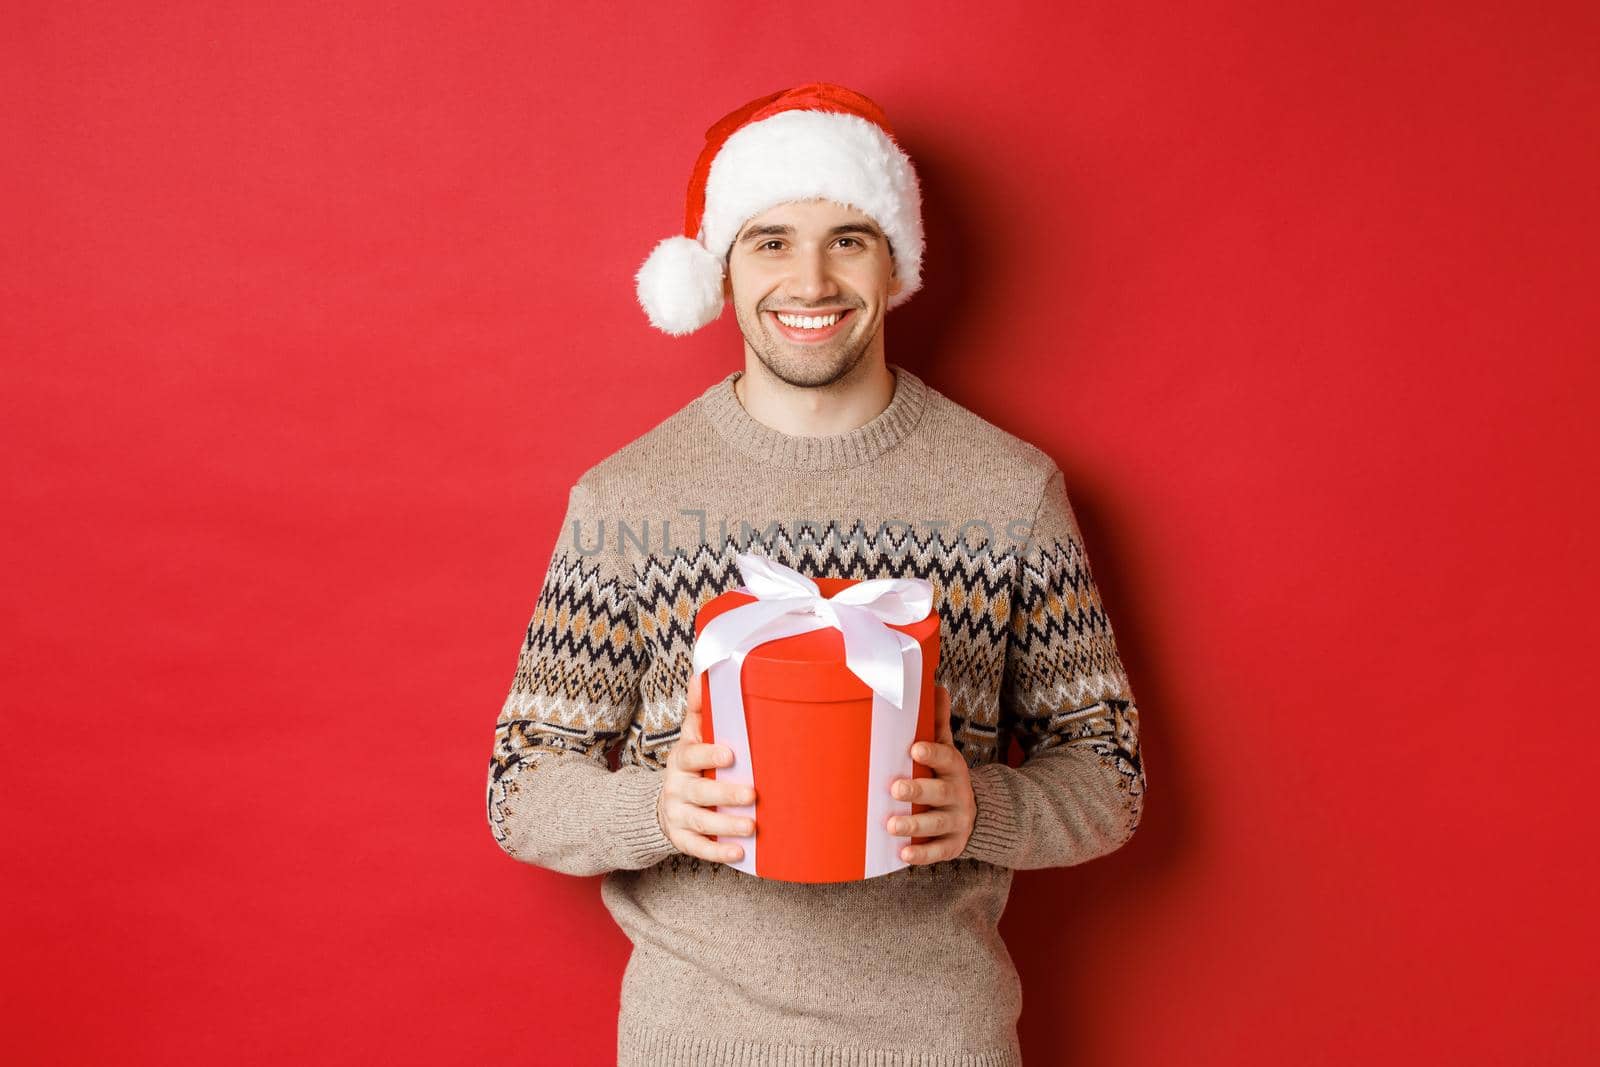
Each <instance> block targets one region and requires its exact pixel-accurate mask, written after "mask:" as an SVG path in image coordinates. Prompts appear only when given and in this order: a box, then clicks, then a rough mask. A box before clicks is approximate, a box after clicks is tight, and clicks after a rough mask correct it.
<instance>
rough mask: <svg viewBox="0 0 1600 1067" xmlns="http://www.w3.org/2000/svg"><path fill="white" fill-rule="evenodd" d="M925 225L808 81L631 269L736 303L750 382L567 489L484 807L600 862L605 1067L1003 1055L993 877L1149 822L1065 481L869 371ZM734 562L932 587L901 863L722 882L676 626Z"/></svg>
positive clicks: (684, 311) (492, 816)
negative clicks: (930, 644) (926, 773)
mask: <svg viewBox="0 0 1600 1067" xmlns="http://www.w3.org/2000/svg"><path fill="white" fill-rule="evenodd" d="M920 206H921V205H920V198H919V193H918V189H917V183H916V178H915V174H914V172H913V171H912V169H911V167H910V161H909V160H908V159H907V158H906V157H905V155H904V153H903V152H902V151H901V150H900V148H899V147H898V145H897V144H896V143H895V142H894V140H893V136H892V132H891V131H890V129H889V126H888V122H887V120H886V118H885V117H884V115H883V113H882V111H881V109H879V108H878V107H877V106H876V105H875V104H873V103H872V102H871V101H870V100H867V99H866V98H865V97H863V96H861V95H860V94H858V93H854V92H852V91H851V90H848V89H845V88H843V87H840V86H836V85H829V84H825V83H816V84H811V85H805V86H800V87H797V88H795V89H790V90H786V91H784V92H780V93H774V94H772V95H770V96H767V97H763V98H762V99H760V100H757V101H753V102H751V103H750V104H748V105H746V106H745V107H743V108H741V109H739V110H738V111H735V112H733V113H732V114H730V115H729V116H727V117H726V118H724V119H723V120H722V121H721V122H719V123H718V124H716V125H714V126H713V127H712V128H711V129H710V130H709V131H708V133H707V145H706V148H705V150H704V151H703V152H702V154H701V158H700V160H699V162H698V163H697V165H696V168H695V175H694V178H693V179H692V180H691V183H690V191H689V205H688V212H687V226H686V233H685V234H684V235H682V236H675V237H671V238H668V239H666V240H664V241H662V242H661V243H660V244H659V245H658V246H657V247H656V249H655V250H654V251H653V252H652V253H651V255H650V258H649V259H648V260H647V261H646V262H645V264H644V266H643V267H641V269H640V271H639V273H638V276H637V283H638V295H639V299H640V302H641V304H642V305H643V306H644V308H645V311H646V313H647V315H648V316H649V318H650V321H651V322H652V323H653V324H654V325H656V326H657V327H658V328H660V329H662V330H665V331H666V332H669V333H673V334H684V333H688V332H692V331H693V330H695V329H698V328H699V327H700V326H703V325H705V324H706V323H708V322H710V321H712V320H714V319H715V318H716V317H717V316H718V314H719V313H720V311H721V310H722V306H723V304H724V302H725V301H729V300H731V302H732V303H733V306H734V314H735V317H736V319H737V321H738V327H739V330H740V333H741V334H742V335H743V337H744V367H743V369H742V370H737V371H734V372H732V373H730V374H729V375H727V376H726V377H724V378H722V379H721V380H719V381H718V382H716V383H715V384H713V385H712V386H710V387H709V388H707V389H705V390H704V391H703V392H702V393H700V394H699V395H698V396H696V397H695V398H694V399H693V400H691V401H690V402H689V403H688V404H687V405H686V406H684V407H683V408H681V409H680V410H678V411H677V412H676V413H674V414H673V415H671V416H670V417H668V418H667V419H665V420H664V421H663V422H661V423H660V424H658V425H657V426H655V427H654V428H653V429H651V430H650V431H648V432H647V433H645V434H644V435H643V436H641V437H639V438H637V439H636V440H634V441H633V442H631V443H629V444H628V445H626V446H625V447H623V448H622V449H620V450H619V451H617V452H616V453H614V454H613V455H611V456H609V457H607V458H606V459H604V460H602V461H601V462H600V463H598V464H596V465H595V466H593V467H591V468H590V469H589V470H587V471H585V472H584V473H583V474H582V475H581V476H580V477H579V479H578V481H577V484H576V485H574V486H573V487H572V489H571V492H570V494H569V499H568V508H567V515H566V520H565V522H564V523H563V532H562V535H561V538H560V540H559V541H558V543H557V545H556V548H555V551H554V553H553V555H552V558H551V560H550V565H549V569H548V572H547V574H546V577H545V580H544V585H543V588H542V589H541V591H540V594H539V597H538V600H537V603H536V604H535V607H534V612H533V617H532V620H531V621H530V622H529V625H528V629H527V633H526V636H525V639H524V641H523V645H522V649H521V653H520V657H519V660H518V664H517V671H516V676H515V679H514V681H513V684H512V688H511V692H510V694H509V696H508V698H507V700H506V703H505V706H504V708H503V710H502V712H501V714H500V717H499V722H498V723H497V726H496V731H495V740H494V751H493V758H492V761H491V764H490V769H489V790H488V813H489V821H490V825H491V827H492V829H493V831H494V834H495V837H496V840H497V841H498V842H499V843H500V845H501V847H502V848H504V849H505V851H506V852H507V853H509V854H510V855H511V856H513V857H515V858H516V859H519V860H521V861H523V862H526V863H531V864H536V865H539V866H542V867H546V868H549V869H552V870H557V871H564V872H567V873H570V874H577V875H592V874H604V875H605V877H604V879H603V880H602V882H601V896H602V899H603V900H604V902H605V904H606V907H607V909H608V910H609V911H610V913H611V915H612V916H613V918H614V919H615V920H616V921H617V923H618V924H619V925H620V926H621V928H622V929H623V930H624V932H626V933H627V935H628V937H629V939H630V940H631V941H632V942H633V952H632V955H631V957H630V959H629V962H628V965H627V969H626V971H625V972H624V975H623V980H622V998H621V1000H622V1002H621V1014H620V1017H619V1019H618V1045H617V1051H618V1061H619V1063H623V1064H632V1063H639V1064H695V1063H724V1062H726V1063H735V1062H737V1063H798V1062H808V1063H809V1062H822V1063H858V1062H860V1063H866V1062H872V1063H883V1064H893V1063H912V1062H915V1063H918V1064H925V1065H944V1064H949V1065H955V1064H967V1065H978V1064H985V1065H1003V1064H1016V1063H1020V1062H1021V1057H1020V1051H1019V1049H1018V1045H1017V1035H1016V1021H1017V1018H1018V1015H1019V1013H1020V1009H1021V988H1020V982H1019V980H1018V976H1017V972H1016V969H1015V968H1014V967H1013V965H1012V962H1011V959H1010V956H1009V954H1008V953H1007V951H1006V947H1005V944H1004V942H1003V941H1002V940H1001V938H1000V936H999V933H998V929H997V924H998V921H999V918H1000V915H1001V912H1002V911H1003V910H1004V907H1005V903H1006V899H1007V896H1008V895H1009V892H1010V887H1011V879H1012V872H1013V871H1014V870H1017V869H1032V868H1040V867H1054V866H1066V865H1071V864H1077V863H1083V862H1085V861H1088V860H1091V859H1094V858H1096V857H1098V856H1101V855H1104V854H1105V853H1107V852H1110V851H1112V850H1114V849H1116V848H1118V847H1119V846H1121V845H1122V844H1123V843H1124V842H1125V841H1127V840H1128V838H1129V837H1130V836H1131V835H1132V834H1133V832H1134V830H1135V828H1136V827H1137V826H1138V824H1139V820H1140V816H1141V814H1142V810H1143V793H1144V773H1143V768H1142V765H1141V762H1140V759H1139V749H1138V721H1139V719H1138V710H1137V707H1136V705H1135V703H1134V699H1133V694H1132V691H1131V689H1130V686H1129V683H1128V677H1127V674H1126V672H1125V671H1124V669H1123V666H1122V663H1121V660H1120V658H1119V656H1118V653H1117V648H1116V644H1115V641H1114V638H1113V634H1112V630H1111V626H1110V623H1109V622H1108V620H1107V618H1106V614H1105V611H1104V609H1103V608H1102V606H1101V603H1100V598H1099V594H1098V591H1097V589H1096V587H1095V584H1094V580H1093V578H1092V576H1091V573H1090V570H1089V563H1088V559H1087V557H1086V555H1085V553H1084V546H1083V542H1082V538H1081V536H1080V532H1079V529H1078V526H1077V523H1076V521H1075V519H1074V516H1073V513H1072V508H1071V505H1070V504H1069V502H1068V500H1067V496H1066V491H1065V486H1064V482H1063V477H1062V473H1061V471H1060V470H1059V469H1058V468H1057V467H1056V465H1055V463H1054V462H1053V461H1052V460H1051V459H1050V458H1049V457H1048V456H1047V455H1045V454H1044V453H1043V452H1041V451H1040V450H1039V449H1037V448H1035V447H1034V446H1032V445H1030V444H1028V443H1026V442H1024V441H1022V440H1020V439H1018V438H1016V437H1014V436H1012V435H1010V434H1008V433H1006V432H1005V431H1003V430H1001V429H999V428H998V427H996V426H994V425H992V424H991V423H988V422H986V421H984V420H983V419H981V418H979V417H978V416H977V415H975V414H973V413H972V412H970V411H968V410H967V409H965V408H963V407H961V406H960V405H959V404H957V403H955V402H954V401H952V400H950V399H949V398H948V397H946V396H944V395H943V394H942V393H940V392H938V391H937V390H935V389H933V388H932V387H931V386H929V385H927V384H926V383H925V382H923V381H922V380H921V379H920V378H919V377H918V376H916V375H915V374H913V373H912V372H911V371H909V370H907V369H906V368H904V367H903V366H900V365H898V364H889V363H887V362H886V360H885V355H884V318H885V315H886V313H887V311H888V310H889V309H891V308H893V307H896V306H898V305H899V304H901V303H903V302H904V301H905V300H906V299H907V298H909V297H910V295H911V294H912V293H913V292H915V291H916V290H917V289H918V288H919V287H920V285H921V260H922V230H921V218H920ZM691 235H692V236H691ZM751 546H757V551H758V552H759V553H760V554H762V555H765V556H767V557H769V558H772V559H775V560H777V561H778V562H781V563H783V564H785V565H786V566H790V567H793V568H794V569H796V570H799V571H801V572H802V573H805V574H809V575H824V574H826V575H832V576H838V577H853V578H883V577H910V576H915V577H922V578H926V579H928V580H929V581H930V582H931V583H932V585H933V589H934V602H935V607H936V610H937V611H938V612H939V615H940V622H941V632H940V642H941V657H940V662H939V666H938V677H937V679H936V680H937V682H938V689H937V694H938V708H939V718H940V731H939V735H938V737H939V739H938V741H937V742H936V743H932V744H928V745H927V746H926V749H925V751H914V752H913V756H914V758H916V759H917V761H918V762H921V763H923V764H925V765H927V766H928V767H930V768H931V769H932V770H933V772H934V774H933V777H931V778H922V779H916V780H915V781H914V782H909V783H908V782H907V781H906V780H904V779H899V780H897V781H896V783H895V784H894V787H893V788H894V790H895V792H896V794H897V796H899V797H900V798H901V799H911V800H914V801H916V802H917V803H919V804H925V805H927V810H925V811H923V812H921V813H919V814H917V815H913V816H909V817H907V816H899V817H897V818H895V819H894V820H892V821H891V824H890V825H889V827H888V829H889V830H890V832H892V833H894V834H896V835H897V836H904V837H906V838H907V839H909V838H911V837H913V836H915V837H921V838H929V839H930V840H928V841H926V842H924V843H922V844H919V845H911V844H910V843H909V840H908V843H907V844H906V846H905V848H904V850H903V851H902V853H901V856H902V858H903V859H905V860H906V861H908V863H909V866H907V867H905V868H903V869H900V870H897V871H894V872H892V873H890V874H886V875H880V876H878V877H875V878H869V879H865V880H862V881H854V882H841V883H826V884H812V883H799V882H783V881H778V880H775V879H770V878H761V877H756V876H753V875H750V874H747V873H745V872H744V871H742V870H738V869H736V868H733V867H729V866H727V864H728V863H729V862H732V861H737V860H738V859H739V858H740V856H741V855H742V852H741V850H740V847H739V845H738V844H737V843H736V842H734V841H730V840H727V839H728V838H737V837H740V836H747V837H748V836H749V835H750V834H752V833H758V832H759V831H758V826H757V824H758V822H759V818H758V819H757V820H756V822H754V823H753V822H751V821H750V820H748V819H746V818H743V817H739V816H736V815H734V814H731V813H728V812H723V811H719V810H717V809H718V807H719V805H720V806H729V807H732V806H738V805H741V804H748V803H750V802H751V801H752V799H755V800H756V801H759V797H758V795H757V794H758V791H759V787H757V789H756V790H753V791H752V790H750V788H749V787H747V786H742V785H738V784H736V783H733V782H728V781H718V780H713V779H708V778H706V777H704V776H703V775H702V773H701V772H702V771H703V770H704V769H706V768H709V767H721V766H727V765H728V760H729V756H730V752H729V750H728V749H727V748H726V747H725V746H718V745H714V744H708V743H705V742H703V741H702V740H701V736H702V734H701V709H700V707H699V701H698V689H699V687H698V685H691V684H690V682H691V678H690V663H691V653H692V650H693V646H694V633H695V631H694V619H695V613H696V611H697V610H698V608H699V606H700V605H702V604H704V603H706V602H707V601H708V600H710V599H712V598H713V597H715V596H716V595H718V594H719V593H721V592H724V591H726V590H728V589H731V588H734V587H735V586H738V585H739V584H741V580H740V575H739V572H738V570H737V567H736V566H735V563H734V556H735V554H736V553H737V552H740V551H743V550H746V549H747V548H750V547H751ZM1012 737H1015V738H1017V739H1018V741H1019V742H1020V744H1021V747H1022V749H1023V751H1024V754H1025V757H1026V758H1025V761H1024V762H1023V763H1022V764H1021V765H1020V766H1018V767H1011V766H1009V765H1008V764H1007V762H1006V755H1007V749H1008V746H1009V742H1010V739H1011V738H1012ZM618 743H620V746H621V752H620V756H619V766H618V767H617V769H616V770H611V769H610V767H609V764H608V760H607V754H608V752H609V751H610V750H611V749H612V748H613V747H614V746H616V745H617V744H618ZM758 781H759V776H758ZM908 787H909V789H910V792H900V790H903V789H906V788H908ZM757 812H758V815H759V807H758V808H757Z"/></svg>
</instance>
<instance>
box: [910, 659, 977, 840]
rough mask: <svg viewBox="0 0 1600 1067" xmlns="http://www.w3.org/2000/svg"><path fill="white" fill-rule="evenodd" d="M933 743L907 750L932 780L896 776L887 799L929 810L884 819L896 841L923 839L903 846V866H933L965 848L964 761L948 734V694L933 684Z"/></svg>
mask: <svg viewBox="0 0 1600 1067" xmlns="http://www.w3.org/2000/svg"><path fill="white" fill-rule="evenodd" d="M934 693H935V695H936V700H935V709H936V711H935V716H934V723H935V725H934V738H935V740H934V741H931V742H929V741H918V742H917V743H916V744H914V745H912V746H911V758H912V759H914V760H916V761H917V762H918V763H921V764H923V765H924V766H927V767H929V768H931V769H932V770H933V777H932V778H896V779H895V780H894V781H893V782H891V783H889V790H890V795H891V796H894V797H895V798H896V799H899V800H909V801H912V802H913V803H916V804H923V805H926V806H927V808H928V809H929V810H927V811H922V812H918V813H917V814H915V815H896V816H892V817H891V818H890V819H889V832H890V833H891V834H894V835H896V836H897V837H929V838H932V839H933V840H931V841H927V842H924V843H923V844H920V845H906V846H904V847H903V848H901V849H900V858H901V859H903V860H905V861H906V862H907V863H938V862H939V861H940V860H948V859H954V858H955V857H957V856H959V855H960V854H961V850H962V849H964V848H966V847H967V838H969V837H971V836H972V823H973V819H974V818H975V817H976V815H977V803H976V802H975V801H974V800H973V796H972V779H971V777H970V776H969V775H968V773H967V761H966V759H965V758H964V757H963V756H962V755H961V753H960V751H959V750H957V748H956V747H955V738H954V736H953V735H952V734H951V732H950V691H949V690H948V689H946V688H945V687H944V686H942V685H940V686H935V687H934Z"/></svg>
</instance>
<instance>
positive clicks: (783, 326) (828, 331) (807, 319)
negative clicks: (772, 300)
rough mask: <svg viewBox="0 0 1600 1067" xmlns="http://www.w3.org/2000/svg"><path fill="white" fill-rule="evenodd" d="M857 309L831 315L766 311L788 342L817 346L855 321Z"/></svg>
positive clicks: (846, 309)
mask: <svg viewBox="0 0 1600 1067" xmlns="http://www.w3.org/2000/svg"><path fill="white" fill-rule="evenodd" d="M855 312H856V309H855V308H845V309H843V310H842V311H833V312H831V313H829V314H817V313H815V312H809V313H806V314H791V313H790V312H787V311H783V312H779V311H764V312H762V314H763V315H765V316H766V317H767V319H768V321H769V322H771V323H772V325H773V327H774V328H775V329H776V330H777V331H778V333H779V334H781V335H782V336H783V337H784V338H786V339H787V340H790V341H793V342H795V343H796V344H816V343H817V342H819V341H826V340H828V339H829V338H831V337H834V336H836V335H837V334H839V333H840V332H841V331H843V330H844V329H845V327H846V326H847V324H849V323H850V322H853V321H854V318H853V316H854V315H855Z"/></svg>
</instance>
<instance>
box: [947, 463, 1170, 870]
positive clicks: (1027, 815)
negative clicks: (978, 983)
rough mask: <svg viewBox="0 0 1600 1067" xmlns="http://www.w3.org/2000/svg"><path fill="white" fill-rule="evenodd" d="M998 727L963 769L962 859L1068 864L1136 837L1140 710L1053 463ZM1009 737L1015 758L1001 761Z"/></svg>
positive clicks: (1014, 612)
mask: <svg viewBox="0 0 1600 1067" xmlns="http://www.w3.org/2000/svg"><path fill="white" fill-rule="evenodd" d="M1000 736H1001V749H1000V751H1001V753H1002V758H1001V760H1000V761H999V762H995V763H984V764H979V765H978V766H976V767H973V768H972V770H971V780H972V791H973V796H974V799H975V800H976V802H977V814H976V816H975V822H974V825H973V830H972V836H971V838H970V839H969V840H968V842H967V845H966V847H965V849H964V850H963V851H962V853H961V857H972V858H976V859H980V860H984V861H987V862H989V863H993V864H995V865H997V866H1001V867H1011V868H1015V869H1019V870H1027V869H1033V868H1039V867H1067V866H1072V865H1073V864H1078V863H1084V862H1086V861H1088V860H1092V859H1095V858H1096V857H1099V856H1103V855H1105V854H1106V853H1108V852H1111V851H1113V850H1115V849H1117V848H1119V847H1120V846H1121V845H1122V844H1123V843H1124V842H1126V841H1127V840H1128V839H1129V838H1130V837H1132V836H1133V832H1134V830H1135V829H1136V828H1137V827H1138V825H1139V820H1140V817H1141V815H1142V813H1143V803H1144V784H1145V781H1144V769H1143V765H1142V763H1141V761H1140V758H1139V711H1138V708H1137V706H1136V705H1135V703H1134V698H1133V692H1132V689H1131V688H1130V686H1129V683H1128V676H1127V673H1126V672H1125V671H1124V670H1123V666H1122V661H1121V659H1120V658H1119V656H1118V654H1117V647H1116V642H1115V639H1114V637H1113V635H1112V631H1111V623H1110V620H1109V619H1108V618H1107V617H1106V612H1105V608H1104V607H1103V606H1102V605H1101V603H1100V592H1099V589H1098V588H1097V587H1096V585H1095V582H1094V578H1093V576H1092V574H1091V572H1090V569H1089V560H1088V556H1087V555H1086V553H1085V552H1084V546H1083V538H1082V536H1081V535H1080V533H1079V530H1078V524H1077V520H1076V518H1075V517H1074V515H1073V512H1072V505H1071V504H1070V503H1069V501H1068V499H1067V493H1066V486H1065V481H1064V479H1063V477H1062V474H1061V471H1060V470H1059V469H1058V468H1054V467H1052V469H1051V472H1050V475H1049V477H1048V479H1047V480H1046V482H1045V486H1044V491H1043V495H1042V496H1041V498H1040V501H1039V507H1038V512H1037V514H1036V516H1035V519H1034V523H1033V528H1032V531H1031V534H1030V537H1029V540H1028V543H1027V545H1026V546H1024V548H1023V550H1021V551H1019V553H1018V556H1017V580H1016V584H1015V586H1014V588H1013V590H1012V602H1011V606H1010V629H1009V632H1008V635H1007V642H1006V665H1005V676H1004V680H1003V682H1002V685H1001V694H1000ZM1009 736H1015V737H1016V738H1017V740H1018V742H1019V743H1020V744H1021V746H1022V749H1023V751H1024V753H1025V755H1026V759H1025V760H1024V762H1023V763H1022V765H1021V766H1018V767H1012V766H1009V765H1008V764H1007V763H1006V762H1005V761H1004V752H1005V750H1006V747H1007V746H1008V745H1009V740H1008V738H1009Z"/></svg>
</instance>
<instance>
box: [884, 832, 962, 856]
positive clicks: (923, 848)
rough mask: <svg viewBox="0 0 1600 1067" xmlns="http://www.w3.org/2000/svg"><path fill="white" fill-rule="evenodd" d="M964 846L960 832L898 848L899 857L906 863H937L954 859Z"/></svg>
mask: <svg viewBox="0 0 1600 1067" xmlns="http://www.w3.org/2000/svg"><path fill="white" fill-rule="evenodd" d="M965 847H966V842H965V841H962V840H961V835H960V834H945V835H944V836H943V837H937V838H934V839H933V840H932V841H926V842H924V843H923V844H920V845H906V846H905V847H904V848H902V849H901V850H900V858H901V859H903V860H905V861H906V862H907V863H939V862H940V861H942V860H953V859H955V858H956V857H957V856H959V855H961V850H962V849H963V848H965Z"/></svg>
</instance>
